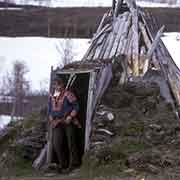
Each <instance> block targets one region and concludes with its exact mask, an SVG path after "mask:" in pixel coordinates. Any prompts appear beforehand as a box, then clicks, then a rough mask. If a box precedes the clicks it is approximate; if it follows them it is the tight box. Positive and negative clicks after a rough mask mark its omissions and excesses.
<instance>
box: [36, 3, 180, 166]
mask: <svg viewBox="0 0 180 180" xmlns="http://www.w3.org/2000/svg"><path fill="white" fill-rule="evenodd" d="M163 30H164V27H158V24H157V23H156V21H155V19H154V18H153V17H152V15H151V14H149V13H147V12H145V11H144V10H143V9H142V8H140V7H137V6H136V3H135V1H133V0H124V1H123V0H118V1H117V2H116V1H115V0H114V1H113V6H112V9H110V10H109V11H108V12H107V13H105V14H104V16H103V18H102V20H101V23H100V24H99V27H98V29H97V31H96V33H95V34H94V36H93V38H92V40H91V45H90V47H89V49H88V50H87V52H86V54H85V55H84V57H83V59H82V61H80V62H75V63H72V64H69V65H66V66H65V67H64V68H63V69H59V68H57V69H55V70H53V69H52V71H51V80H52V79H53V78H54V77H55V76H57V75H58V76H60V77H61V78H64V79H65V80H66V82H67V85H68V86H69V87H71V88H72V89H73V90H74V92H75V93H76V95H77V97H78V98H79V100H80V107H81V113H80V121H81V124H82V127H83V137H82V139H81V140H80V141H81V143H80V144H81V145H80V151H81V155H82V154H83V153H84V151H88V150H89V149H90V148H91V146H92V141H91V135H92V131H93V128H94V122H93V121H92V119H93V117H94V112H95V109H96V107H97V104H98V102H99V100H100V99H101V97H102V96H103V94H104V92H105V90H106V89H107V87H108V86H109V84H110V82H111V80H112V81H113V80H114V78H115V77H116V80H118V84H125V83H127V82H128V81H136V80H137V79H138V80H140V81H142V82H143V81H145V80H148V81H155V82H156V83H157V84H158V85H159V87H160V94H161V96H163V97H164V99H165V100H166V101H167V102H168V103H170V104H171V105H172V107H173V111H174V113H176V116H177V117H179V114H178V108H179V106H180V70H179V69H178V67H177V66H176V64H175V63H174V61H173V59H172V58H171V56H170V54H169V53H168V50H167V49H166V47H165V45H164V44H163V42H162V40H161V36H162V35H163ZM114 64H118V67H119V71H118V72H117V71H116V73H115V74H113V72H112V67H113V65H114ZM114 76H115V77H114ZM109 118H110V119H113V115H112V114H109ZM99 131H106V130H104V129H102V128H101V129H100V130H99ZM106 133H108V134H109V135H112V134H111V132H109V131H106ZM50 137H51V130H50V131H49V138H50ZM48 142H49V143H48V144H47V146H46V147H45V149H44V150H43V151H42V152H41V155H40V156H39V157H38V158H37V159H36V161H35V162H34V167H36V168H40V167H41V166H42V164H43V163H45V162H48V163H50V162H51V156H52V151H51V142H50V140H49V141H48ZM43 155H44V156H46V157H47V158H43ZM42 160H43V161H42Z"/></svg>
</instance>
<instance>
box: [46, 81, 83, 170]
mask: <svg viewBox="0 0 180 180" xmlns="http://www.w3.org/2000/svg"><path fill="white" fill-rule="evenodd" d="M78 111H79V104H78V102H77V98H76V96H75V95H74V94H73V93H72V92H70V91H68V90H66V89H65V87H64V83H63V81H62V79H58V78H56V79H55V90H54V93H53V94H50V95H49V107H48V116H49V121H50V123H51V124H52V126H53V138H52V144H53V150H54V152H55V153H56V156H57V158H58V162H59V168H60V170H61V169H62V165H63V158H64V156H63V151H65V149H64V148H66V147H63V145H64V143H63V142H64V140H65V139H64V138H66V139H67V144H68V152H69V165H68V170H71V169H72V168H73V167H75V166H77V165H79V157H78V151H77V146H76V143H75V132H74V131H75V126H78V127H80V124H79V122H78V120H77V118H76V115H77V113H78Z"/></svg>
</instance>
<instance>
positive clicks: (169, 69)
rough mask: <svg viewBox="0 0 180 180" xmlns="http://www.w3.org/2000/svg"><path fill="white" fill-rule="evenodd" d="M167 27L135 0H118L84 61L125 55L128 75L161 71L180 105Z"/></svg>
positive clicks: (179, 75) (179, 85)
mask: <svg viewBox="0 0 180 180" xmlns="http://www.w3.org/2000/svg"><path fill="white" fill-rule="evenodd" d="M163 30H164V27H161V28H160V27H159V26H158V23H157V22H156V20H155V19H154V17H153V16H152V15H151V14H149V13H148V12H145V11H144V10H143V9H142V8H140V7H137V6H136V2H135V0H124V1H123V0H118V1H117V3H115V1H114V4H113V7H112V9H111V10H109V11H108V12H107V13H105V14H104V16H103V18H102V20H101V23H100V24H99V27H98V29H97V31H96V33H95V34H94V37H93V38H92V40H91V45H90V47H89V49H88V50H87V52H86V54H85V56H84V57H83V62H86V63H87V61H91V62H95V61H97V60H98V61H102V62H106V61H109V60H111V61H113V60H114V59H116V58H118V57H122V55H123V57H124V59H125V61H124V60H123V63H124V64H125V65H124V67H125V71H126V73H127V76H143V75H144V74H145V73H146V72H147V71H148V70H149V69H156V70H159V71H160V72H161V73H162V75H163V77H164V79H165V80H166V81H167V82H168V86H169V87H170V89H171V91H172V92H173V98H175V100H176V104H178V105H180V70H179V68H178V67H177V66H176V64H175V63H174V61H173V59H172V57H171V56H170V54H169V52H168V50H167V49H166V47H165V45H164V43H163V42H162V40H161V36H162V35H163Z"/></svg>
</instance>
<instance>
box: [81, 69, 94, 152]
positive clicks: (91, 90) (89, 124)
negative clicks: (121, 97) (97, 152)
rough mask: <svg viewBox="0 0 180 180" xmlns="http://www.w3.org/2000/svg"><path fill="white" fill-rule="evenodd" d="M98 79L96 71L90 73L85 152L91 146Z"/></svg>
mask: <svg viewBox="0 0 180 180" xmlns="http://www.w3.org/2000/svg"><path fill="white" fill-rule="evenodd" d="M95 79H96V72H95V71H93V72H91V73H90V80H89V90H88V101H87V113H86V127H85V147H84V149H85V152H87V151H88V150H89V148H90V134H91V129H92V122H91V120H92V114H93V110H94V109H93V101H94V85H95Z"/></svg>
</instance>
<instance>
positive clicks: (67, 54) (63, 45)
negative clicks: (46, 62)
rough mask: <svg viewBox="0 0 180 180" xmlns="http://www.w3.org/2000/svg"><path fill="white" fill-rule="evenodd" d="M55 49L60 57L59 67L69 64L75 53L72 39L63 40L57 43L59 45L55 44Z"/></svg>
mask: <svg viewBox="0 0 180 180" xmlns="http://www.w3.org/2000/svg"><path fill="white" fill-rule="evenodd" d="M56 49H57V51H58V53H59V54H60V57H61V61H60V63H59V65H60V66H64V65H66V64H69V63H71V62H72V61H73V60H74V55H75V53H74V51H73V49H74V47H73V41H72V39H65V40H64V41H63V42H59V44H56Z"/></svg>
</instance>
